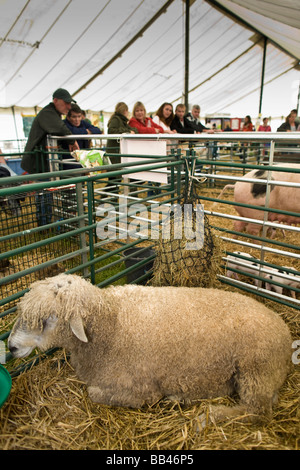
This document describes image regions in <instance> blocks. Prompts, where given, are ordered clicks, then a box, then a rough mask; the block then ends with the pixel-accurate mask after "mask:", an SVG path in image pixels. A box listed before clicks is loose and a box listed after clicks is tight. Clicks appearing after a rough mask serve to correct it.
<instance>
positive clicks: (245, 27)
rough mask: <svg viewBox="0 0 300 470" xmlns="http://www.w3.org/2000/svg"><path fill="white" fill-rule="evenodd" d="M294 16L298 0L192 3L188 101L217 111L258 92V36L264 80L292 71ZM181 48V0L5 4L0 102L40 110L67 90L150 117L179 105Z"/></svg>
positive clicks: (100, 105) (88, 104)
mask: <svg viewBox="0 0 300 470" xmlns="http://www.w3.org/2000/svg"><path fill="white" fill-rule="evenodd" d="M218 7H219V8H218ZM226 12H229V13H230V14H229V15H228V14H224V13H226ZM231 13H232V14H233V15H234V16H231ZM299 13H300V5H299V0H285V2H284V5H283V2H280V1H279V0H252V1H251V2H249V1H244V0H218V1H205V0H195V1H192V2H190V48H189V59H190V62H189V101H190V102H191V103H196V102H201V108H202V107H205V109H206V112H208V113H210V112H211V113H213V112H217V111H218V112H220V111H222V110H224V109H226V107H228V106H230V104H231V103H234V102H236V101H238V100H239V99H242V98H243V96H246V95H247V93H250V92H251V90H252V91H253V90H259V88H260V83H261V70H262V57H263V45H264V36H265V37H267V38H269V39H270V42H268V45H267V53H266V66H265V83H271V82H272V81H274V80H276V79H277V78H278V77H280V76H282V75H283V74H285V73H289V71H292V70H293V71H295V67H296V68H297V67H298V62H299V59H300V14H299ZM239 20H240V21H239ZM184 52H185V1H182V0H169V1H167V0H163V1H162V0H151V2H150V1H146V0H126V2H124V1H123V0H85V2H82V1H81V0H44V1H43V2H41V1H40V0H14V1H13V2H11V1H9V0H2V1H1V2H0V106H1V107H10V106H20V107H34V106H37V107H42V106H44V105H46V104H47V103H48V102H49V101H51V99H52V93H53V91H54V90H55V89H56V88H59V87H63V88H67V89H68V90H69V92H70V93H71V94H74V98H75V99H76V100H77V102H78V104H79V105H80V106H81V107H82V108H83V109H91V110H103V111H106V112H112V111H113V110H114V108H115V105H116V103H117V102H119V101H125V102H126V103H127V104H128V106H129V108H130V109H132V107H133V104H134V103H135V102H136V101H138V100H141V101H143V102H144V103H145V106H146V108H147V111H155V110H156V109H157V108H158V107H159V106H160V105H161V104H162V103H163V102H165V101H168V102H172V103H174V104H176V103H177V102H182V95H183V90H184V64H185V61H184Z"/></svg>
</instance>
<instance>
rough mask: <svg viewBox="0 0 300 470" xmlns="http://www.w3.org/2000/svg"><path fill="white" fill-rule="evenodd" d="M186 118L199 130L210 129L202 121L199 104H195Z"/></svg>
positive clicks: (206, 130)
mask: <svg viewBox="0 0 300 470" xmlns="http://www.w3.org/2000/svg"><path fill="white" fill-rule="evenodd" d="M186 118H187V119H188V120H189V121H190V122H191V123H192V127H193V128H194V129H195V131H198V132H209V131H210V129H208V127H205V126H204V125H203V124H202V123H201V122H200V106H199V105H198V104H194V105H193V107H192V109H191V112H190V113H188V114H187V115H186Z"/></svg>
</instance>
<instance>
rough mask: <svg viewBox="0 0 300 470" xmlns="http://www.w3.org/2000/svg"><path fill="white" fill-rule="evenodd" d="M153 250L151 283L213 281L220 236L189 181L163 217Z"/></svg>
mask: <svg viewBox="0 0 300 470" xmlns="http://www.w3.org/2000/svg"><path fill="white" fill-rule="evenodd" d="M189 183H191V180H189ZM173 207H174V206H173ZM155 250H156V259H155V262H154V267H153V277H152V279H151V281H150V283H151V285H155V286H168V285H171V286H186V287H212V285H213V284H214V283H215V281H216V278H217V274H219V273H220V272H221V268H220V266H221V260H222V251H221V245H220V239H219V238H218V237H217V236H216V234H215V233H214V230H213V228H212V227H211V225H210V223H209V220H208V217H207V215H206V214H205V213H204V209H203V205H202V203H201V200H200V198H199V196H198V195H197V193H196V190H195V184H193V182H192V183H191V184H188V185H186V186H185V191H184V194H183V196H182V198H181V201H180V203H179V204H177V205H176V206H175V207H174V210H172V211H171V212H170V214H169V218H168V220H167V221H164V223H163V226H162V230H161V232H160V238H159V241H158V243H157V246H156V247H155Z"/></svg>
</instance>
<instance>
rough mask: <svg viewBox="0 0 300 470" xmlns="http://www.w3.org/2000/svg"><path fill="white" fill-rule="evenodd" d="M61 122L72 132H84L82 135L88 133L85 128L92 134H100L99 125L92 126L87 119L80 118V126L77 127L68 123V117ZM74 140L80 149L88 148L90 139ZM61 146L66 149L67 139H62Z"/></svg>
mask: <svg viewBox="0 0 300 470" xmlns="http://www.w3.org/2000/svg"><path fill="white" fill-rule="evenodd" d="M63 122H64V123H65V124H66V126H67V127H68V128H69V129H70V131H71V132H72V134H84V135H86V134H88V132H87V129H88V130H89V131H91V133H92V134H102V132H101V130H100V129H99V127H96V126H93V125H92V124H90V123H89V122H88V121H86V120H84V119H82V121H81V122H80V126H78V127H76V126H73V125H72V124H71V123H70V121H68V119H64V121H63ZM76 140H77V143H78V145H79V148H80V149H87V148H89V142H90V141H89V140H88V139H82V140H80V139H76ZM62 147H63V148H66V149H68V148H69V142H68V141H63V142H62Z"/></svg>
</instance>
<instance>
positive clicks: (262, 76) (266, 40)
mask: <svg viewBox="0 0 300 470" xmlns="http://www.w3.org/2000/svg"><path fill="white" fill-rule="evenodd" d="M267 43H268V38H267V37H266V36H264V52H263V60H262V68H261V84H260V97H259V110H258V116H259V117H261V108H262V100H263V93H264V81H265V66H266V52H267Z"/></svg>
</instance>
